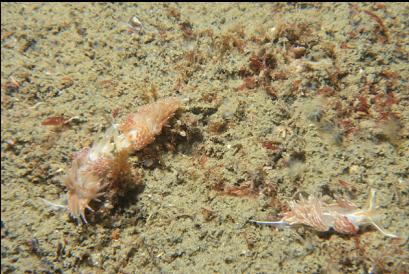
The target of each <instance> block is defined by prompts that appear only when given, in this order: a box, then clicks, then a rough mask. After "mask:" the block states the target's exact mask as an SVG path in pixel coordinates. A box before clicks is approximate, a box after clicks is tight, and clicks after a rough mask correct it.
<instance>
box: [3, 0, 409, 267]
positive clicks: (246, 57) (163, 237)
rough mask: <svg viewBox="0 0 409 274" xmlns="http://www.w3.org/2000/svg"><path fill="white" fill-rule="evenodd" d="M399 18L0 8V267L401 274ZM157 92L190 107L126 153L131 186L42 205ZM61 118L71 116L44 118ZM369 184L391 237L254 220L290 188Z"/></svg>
mask: <svg viewBox="0 0 409 274" xmlns="http://www.w3.org/2000/svg"><path fill="white" fill-rule="evenodd" d="M133 17H136V18H137V20H136V19H134V20H131V22H130V19H131V18H133ZM408 18H409V5H408V4H404V3H401V4H390V3H386V4H374V3H368V4H343V3H326V4H284V3H281V4H280V3H279V4H245V3H243V4H236V3H231V4H228V3H218V4H200V3H194V4H155V3H152V4H135V3H132V4H126V3H124V4H110V3H109V4H108V3H107V4H88V3H84V4H61V3H54V4H52V3H47V4H38V3H35V4H29V3H27V4H10V3H8V4H7V3H2V4H1V273H23V272H24V273H44V272H46V273H243V272H244V273H407V269H409V265H408V259H409V257H408V231H409V229H408V227H409V197H408V195H409V187H408V180H409V178H408V172H409V157H408V155H409V153H408V151H409V140H408V139H409V126H408V124H409V118H408V117H409V95H408V94H409V91H408V81H407V80H408V79H409V66H408V48H409V38H408V29H409V19H408ZM138 20H139V22H140V24H139V23H138V22H137V21H138ZM167 96H180V97H181V98H183V99H184V103H183V108H182V109H181V110H180V111H178V112H177V113H176V115H175V117H174V118H172V120H171V121H170V122H169V126H168V127H166V128H165V129H164V131H163V134H162V135H161V136H159V137H158V138H157V140H156V142H155V143H153V144H152V145H150V146H149V147H148V148H146V149H145V150H144V151H141V152H139V153H137V154H135V155H132V156H131V158H130V160H131V162H132V172H133V173H134V174H135V176H137V177H138V178H139V183H140V186H139V187H138V188H137V189H136V190H133V191H128V192H126V193H125V194H124V195H123V196H122V198H121V200H120V201H119V203H117V204H116V206H115V207H114V208H113V209H112V210H100V209H101V208H103V206H101V204H98V203H92V204H91V206H92V207H93V208H95V210H96V211H95V212H94V213H92V212H87V218H88V221H89V224H88V225H81V226H79V225H77V222H76V221H75V220H74V219H72V218H71V217H70V216H69V215H68V214H67V212H64V211H63V212H61V211H55V210H54V209H53V208H51V207H50V206H47V205H45V204H44V203H43V202H42V201H41V199H40V198H43V199H46V200H48V201H51V202H53V203H64V199H65V195H66V188H65V186H64V184H63V183H62V180H61V177H62V176H63V175H64V173H65V171H66V169H67V167H68V166H69V164H70V161H71V157H72V154H73V153H74V152H75V151H78V150H80V149H81V148H83V147H86V146H90V145H91V144H92V142H93V141H94V140H96V138H98V136H100V134H99V133H100V132H103V131H104V130H105V129H106V128H107V127H109V125H110V119H109V117H111V114H112V113H115V114H116V113H119V115H121V114H123V113H130V112H132V111H134V110H136V108H137V107H138V106H139V105H143V104H146V103H149V102H153V101H155V99H157V98H162V97H167ZM55 116H63V117H65V119H69V118H73V119H72V120H70V122H69V123H67V124H66V125H65V126H62V127H58V126H57V127H53V126H45V125H42V122H43V121H44V120H45V119H47V118H49V117H55ZM370 189H376V190H377V191H378V205H379V216H378V217H379V220H378V223H379V224H380V225H381V226H382V227H383V228H384V229H385V230H387V231H389V232H392V233H395V234H398V235H399V236H400V238H399V239H391V238H388V237H385V236H383V235H382V234H381V233H380V232H379V231H377V230H376V229H375V228H374V227H373V226H370V225H369V226H365V227H362V228H361V230H360V232H359V234H358V235H357V236H348V235H342V234H338V233H335V232H333V231H329V232H317V231H314V230H313V229H310V228H308V227H305V226H299V227H290V228H289V227H287V228H282V229H276V228H271V227H269V226H260V225H255V224H253V223H250V222H249V220H253V219H256V220H278V219H280V213H282V212H284V211H285V210H286V209H287V208H288V205H287V202H289V201H291V200H294V199H297V197H298V196H299V194H300V193H303V194H306V195H308V194H314V195H322V196H323V199H324V200H327V201H333V199H334V198H335V197H337V196H343V197H346V198H348V199H350V200H351V201H353V202H354V203H356V204H357V205H359V206H360V207H365V203H366V200H367V197H368V193H369V191H370ZM103 202H104V201H102V203H103Z"/></svg>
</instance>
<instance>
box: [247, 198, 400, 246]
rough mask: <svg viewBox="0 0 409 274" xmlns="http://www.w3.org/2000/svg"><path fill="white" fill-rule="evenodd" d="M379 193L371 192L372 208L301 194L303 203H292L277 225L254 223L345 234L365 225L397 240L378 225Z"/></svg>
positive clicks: (369, 202) (353, 232) (343, 200)
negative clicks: (306, 227) (297, 226)
mask: <svg viewBox="0 0 409 274" xmlns="http://www.w3.org/2000/svg"><path fill="white" fill-rule="evenodd" d="M375 203H376V191H375V190H371V192H370V195H369V199H368V208H367V209H359V208H358V207H357V206H356V205H355V204H353V203H352V202H351V201H348V200H346V199H342V198H338V199H337V200H336V203H335V204H326V203H324V202H323V200H322V199H321V198H320V197H315V196H310V197H309V198H308V199H306V198H304V197H303V196H302V195H300V201H298V202H295V201H291V202H290V203H289V206H290V211H288V212H285V213H284V214H283V218H282V219H281V220H280V221H276V222H269V221H266V222H262V221H252V222H254V223H257V224H270V225H277V226H281V225H290V226H292V225H307V226H310V227H312V228H313V229H315V230H318V231H328V230H330V229H331V228H332V229H333V230H335V231H336V232H339V233H341V234H350V235H353V234H356V233H358V231H359V227H360V226H361V225H366V224H372V225H373V226H375V227H376V229H378V230H379V231H380V232H381V233H382V234H383V235H385V236H388V237H393V238H396V237H398V236H396V235H394V234H391V233H388V232H386V231H384V230H383V229H382V228H381V227H380V226H379V225H378V224H377V223H376V222H375V220H374V219H375V218H376V217H377V211H376V204H375Z"/></svg>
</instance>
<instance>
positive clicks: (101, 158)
mask: <svg viewBox="0 0 409 274" xmlns="http://www.w3.org/2000/svg"><path fill="white" fill-rule="evenodd" d="M180 105H181V102H180V100H179V99H178V98H174V97H172V98H165V99H161V100H158V101H157V102H154V103H151V104H148V105H144V106H141V107H140V108H139V109H138V111H137V112H136V113H133V114H130V115H128V116H126V117H125V119H124V120H123V121H122V122H121V123H119V124H113V125H112V126H111V127H109V128H108V129H107V130H106V132H105V133H104V134H103V136H102V138H100V139H99V140H98V141H96V142H95V143H94V144H93V145H92V147H91V148H84V149H82V150H80V151H79V152H77V153H75V154H74V159H73V162H72V165H71V167H70V168H69V170H68V173H67V175H66V176H65V177H64V183H65V186H66V187H67V188H68V204H67V206H66V207H65V206H60V205H55V204H52V203H50V202H47V201H45V202H46V203H47V204H49V205H51V206H53V207H57V208H62V207H64V208H66V209H67V210H68V211H69V212H70V214H71V215H72V216H73V217H75V218H77V219H79V218H81V219H82V220H83V222H85V223H87V220H86V218H85V209H89V210H91V211H93V210H92V208H91V207H90V206H89V204H90V202H91V201H92V200H98V198H99V197H101V196H103V195H104V196H105V194H106V193H107V195H106V196H108V197H109V198H112V197H113V196H114V193H112V192H115V191H117V189H118V188H119V187H120V186H119V185H118V182H119V181H120V180H121V178H119V177H120V176H124V173H126V172H128V171H129V165H128V164H127V163H128V156H129V153H130V152H133V151H137V150H140V149H142V148H144V147H145V146H147V145H148V144H150V143H152V142H153V141H154V140H155V136H156V135H158V134H159V133H160V132H161V130H162V127H163V126H164V125H165V124H166V123H167V122H168V120H169V119H170V118H171V117H172V115H173V114H174V113H175V111H176V110H177V109H178V108H179V107H180ZM104 190H106V191H104Z"/></svg>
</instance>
